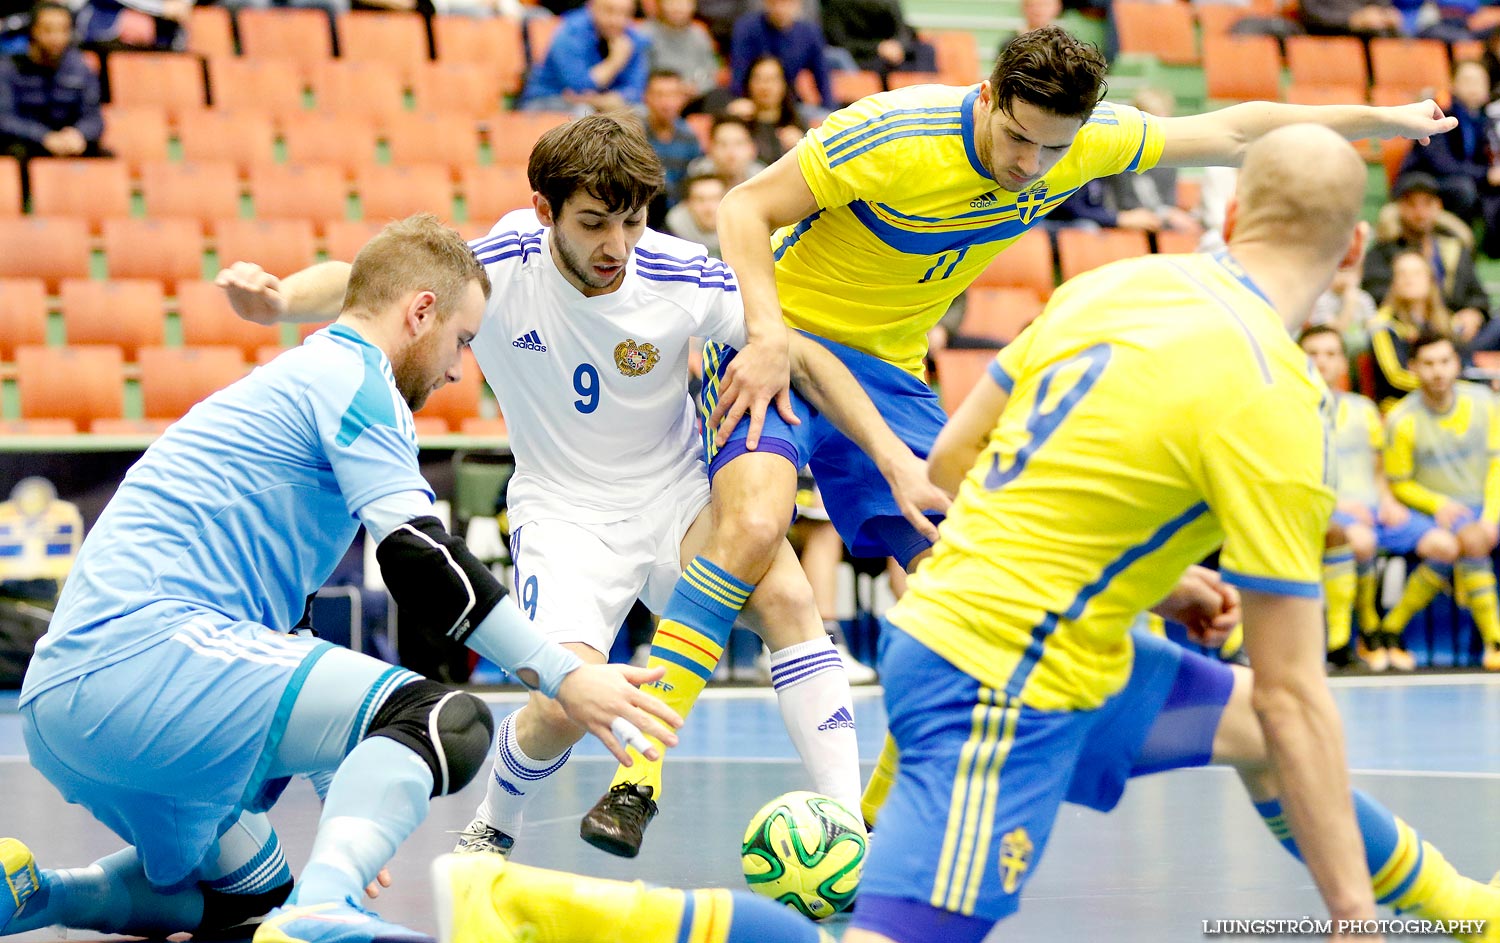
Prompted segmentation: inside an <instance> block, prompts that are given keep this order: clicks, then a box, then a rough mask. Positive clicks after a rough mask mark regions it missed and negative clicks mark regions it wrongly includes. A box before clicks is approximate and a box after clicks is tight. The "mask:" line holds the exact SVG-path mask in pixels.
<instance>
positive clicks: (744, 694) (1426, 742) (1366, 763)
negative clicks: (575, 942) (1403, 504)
mask: <svg viewBox="0 0 1500 943" xmlns="http://www.w3.org/2000/svg"><path fill="white" fill-rule="evenodd" d="M1332 683H1333V685H1334V688H1335V694H1336V697H1337V699H1338V703H1339V707H1340V709H1341V711H1342V713H1343V717H1344V722H1345V727H1346V731H1347V737H1348V746H1349V762H1350V767H1351V769H1353V770H1354V771H1355V773H1354V783H1355V785H1357V786H1358V787H1359V788H1361V789H1364V790H1366V791H1367V792H1369V793H1371V794H1372V795H1374V796H1375V797H1376V798H1378V799H1379V800H1380V801H1382V802H1384V803H1385V804H1386V805H1387V806H1389V807H1390V808H1392V809H1393V810H1395V811H1396V812H1397V813H1398V814H1400V815H1401V816H1403V817H1405V818H1406V819H1407V820H1408V821H1409V822H1411V823H1412V824H1413V825H1415V826H1416V828H1417V829H1418V830H1419V831H1420V832H1421V833H1422V834H1423V835H1424V837H1426V838H1427V839H1428V840H1430V841H1432V842H1433V843H1434V844H1435V845H1436V846H1437V847H1438V848H1439V849H1441V850H1442V851H1443V852H1444V853H1445V854H1446V855H1447V856H1448V858H1449V859H1450V860H1451V861H1452V862H1453V863H1454V864H1455V865H1456V866H1457V867H1458V868H1459V869H1460V870H1461V871H1463V872H1464V873H1466V874H1468V875H1470V876H1473V877H1481V878H1482V879H1485V880H1487V879H1488V878H1489V877H1490V875H1492V874H1493V873H1494V872H1495V870H1496V869H1497V868H1500V678H1495V677H1487V676H1481V675H1475V674H1450V675H1432V676H1427V675H1417V676H1411V677H1379V678H1376V677H1356V678H1345V679H1335V680H1334V681H1333V682H1332ZM491 700H492V706H493V707H494V709H495V711H496V714H497V716H503V714H504V713H506V712H508V711H510V710H513V709H514V707H515V706H516V705H517V704H519V703H520V698H519V696H518V695H512V694H498V695H493V696H491ZM14 703H15V700H14V696H8V697H6V699H5V700H4V701H3V702H0V762H3V763H4V764H5V765H4V767H3V769H4V773H3V776H4V782H5V784H6V789H5V801H4V802H3V803H0V834H4V835H13V836H17V837H19V838H21V839H23V840H24V841H26V842H28V843H29V844H30V845H31V846H32V848H33V850H35V851H36V853H37V857H38V861H39V863H40V864H41V865H42V866H44V867H46V866H49V865H50V866H78V865H82V864H85V863H87V862H89V861H92V860H93V859H95V858H97V857H99V856H101V855H103V854H107V853H109V852H111V851H114V850H115V849H116V848H117V847H118V846H119V842H118V839H116V838H115V837H114V836H113V835H112V834H110V833H109V832H108V831H107V830H106V829H104V828H103V827H102V826H100V825H98V824H97V823H95V822H94V821H93V820H92V819H91V818H90V817H89V816H88V814H87V813H85V812H84V811H83V810H82V809H80V808H78V807H76V806H68V805H67V804H65V803H64V802H63V801H62V799H61V798H60V797H59V796H58V795H57V793H56V791H55V790H54V789H53V788H52V786H51V785H50V784H48V783H47V782H46V781H45V780H43V779H42V777H41V776H40V775H38V774H37V773H35V772H34V771H33V770H32V769H31V768H30V766H29V765H28V764H27V762H26V757H25V747H24V745H23V744H22V742H21V737H20V730H19V719H18V717H17V716H16V714H15V713H14ZM855 709H856V714H857V718H858V722H859V724H860V727H859V736H860V741H861V745H862V749H861V755H862V756H864V757H865V758H866V759H867V761H873V759H874V757H875V756H876V754H877V753H878V751H879V746H880V741H881V737H882V735H883V731H884V725H883V719H884V718H883V711H882V709H881V702H880V698H879V696H878V691H877V690H876V689H862V690H860V692H859V693H858V694H857V695H856V701H855ZM613 765H614V764H613V760H611V759H610V758H609V757H608V755H607V754H606V753H605V752H604V750H603V748H602V747H600V746H598V745H597V744H591V743H585V744H584V745H582V746H581V747H580V748H579V749H578V750H575V755H574V757H573V760H572V761H571V762H570V763H569V764H568V766H567V767H566V768H565V769H564V770H563V771H562V772H561V773H560V774H558V775H557V776H556V777H554V780H553V783H552V785H553V788H552V789H551V791H550V792H548V793H547V794H545V795H543V796H541V797H539V798H538V799H537V800H536V802H535V803H534V804H533V806H532V810H531V812H530V813H529V818H528V821H527V823H526V826H525V828H524V829H523V831H522V834H521V836H520V839H519V841H518V843H517V845H516V853H515V860H517V861H521V862H525V863H527V864H536V865H542V866H547V867H558V868H566V869H570V870H576V871H581V872H585V873H589V874H594V875H600V876H608V877H621V878H636V877H639V878H643V879H646V880H649V881H652V882H654V883H662V884H677V885H685V886H694V887H703V886H716V885H727V886H730V887H743V886H744V885H743V883H742V880H741V878H740V871H739V842H740V838H741V833H742V831H743V829H744V827H745V824H746V823H747V822H748V821H749V819H750V816H751V815H752V814H753V813H754V812H755V810H756V809H757V808H758V807H759V806H760V805H761V804H763V803H764V802H766V801H767V800H769V799H771V798H773V797H774V796H776V795H778V794H779V793H782V792H785V791H787V790H791V789H801V788H806V787H807V783H806V779H805V777H804V774H803V772H802V769H801V766H800V765H799V764H798V762H797V760H796V757H795V754H794V753H793V751H792V748H791V745H790V743H789V741H788V740H787V737H786V735H785V732H784V730H783V728H782V726H781V720H780V715H779V714H778V712H777V709H776V704H775V701H774V699H773V698H772V696H771V694H770V692H769V691H768V690H762V689H725V690H722V691H716V690H711V691H710V692H708V694H706V695H705V698H704V700H703V701H702V702H701V703H700V704H699V706H698V709H697V710H696V711H695V712H694V714H693V716H692V718H691V720H690V722H689V725H688V729H687V732H686V734H685V736H684V737H683V742H682V744H681V745H680V746H679V748H678V749H677V750H675V751H674V752H673V755H672V757H671V759H670V761H669V766H668V770H667V779H666V786H665V791H666V794H665V797H664V798H665V804H664V806H663V808H662V812H661V814H660V816H659V817H658V818H657V820H656V821H655V823H654V824H653V825H652V827H651V830H650V831H649V832H648V833H647V838H646V844H645V847H644V848H643V850H642V853H641V856H640V857H639V858H637V859H635V860H634V861H623V860H621V859H617V858H613V857H610V856H608V855H606V854H604V853H603V852H599V851H595V850H594V849H592V848H590V847H589V846H587V845H585V844H583V842H582V841H580V840H579V838H578V820H579V818H580V816H581V815H582V814H583V813H584V812H585V811H586V810H587V809H588V808H589V807H590V806H591V805H592V804H593V802H594V801H595V800H596V799H597V798H598V797H599V795H601V794H602V792H603V791H604V790H605V788H606V787H607V786H608V783H609V779H610V776H611V774H612V772H613ZM866 772H867V773H868V763H867V766H866ZM482 792H483V785H482V782H481V781H479V780H476V781H475V782H474V783H471V784H470V786H469V788H468V789H467V790H466V791H465V792H463V793H462V794H460V795H458V796H455V797H448V798H444V799H439V800H436V801H435V802H434V803H433V807H432V812H431V814H430V815H429V817H428V819H427V821H426V823H424V824H423V825H422V827H421V828H420V829H419V830H418V832H417V834H416V835H415V836H414V837H413V838H412V839H411V840H410V841H409V842H408V843H407V844H406V845H405V846H404V847H403V848H402V849H401V851H400V853H399V855H398V856H397V858H396V859H395V861H394V862H393V863H392V865H391V872H392V875H393V877H394V879H395V886H393V887H392V888H390V889H389V890H387V891H386V892H385V893H384V894H383V895H382V897H381V900H380V901H379V902H378V903H377V904H376V908H377V909H378V910H379V911H380V912H382V913H383V914H384V915H385V916H387V917H388V918H391V919H394V920H398V921H401V922H403V923H406V924H408V925H410V926H412V927H415V928H419V929H422V930H425V931H428V932H432V931H433V930H434V928H435V924H434V921H433V917H432V912H431V903H430V896H429V882H428V876H427V865H428V863H429V862H430V861H431V860H432V858H433V857H434V856H435V855H438V854H440V853H442V852H445V851H448V850H450V849H451V847H452V845H453V834H452V833H454V832H456V831H458V830H459V829H461V828H463V827H464V826H465V825H466V824H467V823H468V821H469V819H470V817H471V814H472V813H473V811H474V807H475V806H476V805H477V804H478V802H479V800H480V798H481V796H482ZM317 814H318V803H317V797H316V796H315V795H314V794H313V792H312V789H311V787H310V786H308V785H307V784H306V783H301V782H299V783H296V784H294V785H293V787H292V788H291V789H289V790H288V792H287V794H286V796H285V797H284V798H283V800H282V802H281V803H280V805H278V807H277V808H276V809H275V810H273V811H272V813H271V816H272V819H273V820H274V821H275V822H276V824H277V827H278V830H279V831H280V833H281V835H282V840H283V842H284V844H285V846H286V851H287V857H288V859H289V860H290V861H291V862H292V864H293V868H294V870H295V869H297V868H298V867H299V866H300V864H301V862H302V860H303V858H304V857H305V855H306V854H307V851H308V849H309V848H310V846H311V842H312V834H313V828H314V826H315V824H316V821H317ZM1323 913H1324V912H1323V910H1322V908H1321V905H1320V903H1319V901H1318V897H1317V894H1316V892H1315V891H1314V889H1313V887H1312V882H1311V880H1310V879H1309V878H1308V876H1307V873H1306V871H1305V870H1303V868H1302V867H1301V866H1300V865H1299V864H1297V863H1296V862H1295V861H1293V860H1292V859H1291V857H1290V856H1289V855H1287V854H1286V853H1285V852H1284V851H1283V850H1282V849H1281V848H1280V846H1279V845H1277V844H1276V842H1275V841H1273V840H1272V838H1271V836H1270V834H1269V833H1268V832H1267V831H1266V829H1265V827H1264V826H1263V825H1262V823H1261V821H1260V819H1259V818H1258V816H1257V815H1256V814H1255V811H1254V809H1253V808H1252V806H1251V805H1250V803H1249V801H1248V799H1247V798H1246V796H1245V794H1244V792H1243V790H1242V789H1241V787H1240V785H1239V781H1238V780H1237V778H1236V777H1235V776H1234V775H1233V774H1231V773H1228V772H1225V771H1221V770H1193V771H1182V772H1175V773H1168V774H1163V775H1159V776H1153V777H1147V778H1144V779H1141V780H1137V781H1135V782H1133V783H1132V784H1131V786H1130V788H1129V790H1127V793H1126V796H1125V799H1124V801H1123V802H1122V803H1121V804H1120V807H1119V808H1118V809H1116V810H1115V812H1114V813H1112V814H1110V815H1108V816H1104V815H1100V814H1098V813H1095V812H1092V811H1088V810H1083V809H1078V808H1074V807H1069V806H1065V807H1064V808H1063V811H1062V813H1061V816H1060V819H1059V822H1058V824H1057V828H1056V829H1055V831H1054V833H1053V836H1052V841H1051V844H1050V847H1049V848H1048V850H1047V854H1046V857H1045V860H1044V863H1042V864H1041V865H1040V866H1039V867H1038V869H1037V870H1036V872H1035V874H1034V876H1033V878H1032V879H1031V881H1030V884H1029V886H1028V889H1027V893H1026V896H1025V901H1024V903H1023V905H1022V908H1021V912H1020V914H1019V915H1018V916H1016V917H1014V918H1012V919H1011V920H1009V921H1007V922H1006V923H1004V924H1002V930H1001V932H999V933H997V934H996V935H995V936H996V938H997V939H1003V940H1017V941H1026V940H1036V941H1043V940H1045V941H1053V940H1057V939H1069V940H1080V941H1111V943H1148V941H1149V943H1162V941H1179V940H1202V939H1204V933H1203V921H1205V920H1210V921H1211V920H1217V919H1235V918H1240V919H1247V918H1272V917H1277V918H1293V919H1295V918H1300V917H1303V916H1305V915H1312V916H1315V917H1321V916H1322V915H1323ZM1497 917H1500V915H1497ZM839 920H840V918H835V920H834V921H833V925H832V927H831V929H833V930H834V932H835V934H837V933H839V932H840V930H841V924H840V922H839ZM91 936H92V934H77V933H75V934H72V937H73V938H74V939H80V938H89V937H91ZM57 938H58V937H57V935H56V934H55V933H52V932H38V933H33V934H29V935H26V936H23V937H17V939H19V940H26V941H32V940H51V939H57ZM935 943H936V941H935Z"/></svg>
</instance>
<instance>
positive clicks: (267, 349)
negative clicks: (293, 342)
mask: <svg viewBox="0 0 1500 943" xmlns="http://www.w3.org/2000/svg"><path fill="white" fill-rule="evenodd" d="M290 349H291V348H289V347H282V346H281V345H280V344H266V345H264V346H262V347H257V348H255V365H256V366H257V367H264V366H265V365H266V364H268V363H270V362H271V361H273V360H275V359H276V358H277V357H280V356H281V355H282V354H284V353H286V352H287V351H288V350H290Z"/></svg>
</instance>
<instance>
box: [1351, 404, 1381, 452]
mask: <svg viewBox="0 0 1500 943" xmlns="http://www.w3.org/2000/svg"><path fill="white" fill-rule="evenodd" d="M1357 402H1358V403H1359V407H1360V409H1361V410H1362V411H1363V412H1364V415H1365V426H1366V427H1367V428H1368V431H1369V435H1370V448H1372V449H1374V450H1375V454H1377V455H1379V454H1380V453H1381V452H1382V451H1383V450H1384V449H1385V426H1384V425H1382V424H1381V422H1380V410H1379V409H1378V408H1376V406H1375V404H1374V403H1372V402H1370V401H1369V400H1367V399H1365V398H1364V397H1363V396H1361V397H1360V398H1359V399H1358V400H1357Z"/></svg>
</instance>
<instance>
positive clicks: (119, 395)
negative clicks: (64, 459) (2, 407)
mask: <svg viewBox="0 0 1500 943" xmlns="http://www.w3.org/2000/svg"><path fill="white" fill-rule="evenodd" d="M16 387H17V390H18V392H19V393H20V396H21V418H22V419H69V420H72V421H73V422H74V423H75V424H76V425H77V427H78V428H79V429H83V430H85V431H87V430H88V429H89V428H90V426H92V425H93V422H94V420H96V419H117V418H119V417H121V416H122V415H123V414H124V412H125V367H124V363H123V362H122V358H121V356H120V349H119V348H118V347H22V348H20V349H19V350H17V351H16Z"/></svg>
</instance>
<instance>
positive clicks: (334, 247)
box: [323, 219, 385, 262]
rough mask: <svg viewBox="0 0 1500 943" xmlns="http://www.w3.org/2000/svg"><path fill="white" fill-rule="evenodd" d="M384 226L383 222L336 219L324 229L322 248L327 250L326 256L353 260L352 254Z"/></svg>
mask: <svg viewBox="0 0 1500 943" xmlns="http://www.w3.org/2000/svg"><path fill="white" fill-rule="evenodd" d="M384 228H385V223H384V222H383V221H380V222H365V221H362V220H361V221H353V220H342V219H341V220H338V221H337V222H332V223H329V224H328V226H327V228H326V229H325V230H324V233H325V236H324V239H323V243H324V248H326V249H327V250H328V257H329V258H330V259H333V260H335V261H338V262H353V261H354V256H355V255H356V254H357V253H358V252H359V250H360V249H363V248H364V246H365V243H367V242H369V241H370V240H371V239H373V238H375V234H376V233H378V232H380V230H382V229H384Z"/></svg>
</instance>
